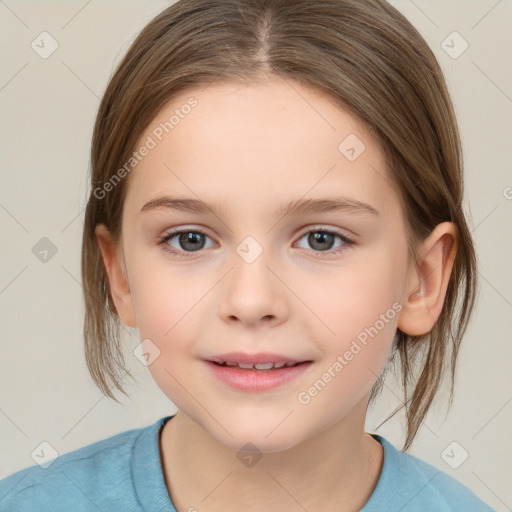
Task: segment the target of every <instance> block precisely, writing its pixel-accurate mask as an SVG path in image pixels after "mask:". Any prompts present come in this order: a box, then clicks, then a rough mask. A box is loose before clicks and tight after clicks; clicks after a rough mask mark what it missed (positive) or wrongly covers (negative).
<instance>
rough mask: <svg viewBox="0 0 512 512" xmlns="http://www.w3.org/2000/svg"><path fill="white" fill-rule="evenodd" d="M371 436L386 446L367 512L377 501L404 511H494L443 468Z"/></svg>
mask: <svg viewBox="0 0 512 512" xmlns="http://www.w3.org/2000/svg"><path fill="white" fill-rule="evenodd" d="M372 436H373V437H374V438H376V439H377V440H378V441H379V442H380V443H381V444H382V446H383V448H384V465H383V468H382V471H381V477H380V479H379V481H378V483H377V486H376V488H375V490H374V493H373V494H372V496H371V498H370V501H369V502H368V505H369V507H368V509H366V508H365V509H363V510H364V512H366V511H367V510H368V512H370V511H371V510H373V508H372V507H373V505H374V504H375V503H376V501H380V504H381V505H382V504H383V503H386V504H387V505H391V504H392V505H393V506H398V507H399V509H400V510H402V511H403V512H416V511H418V512H419V511H421V512H425V511H435V512H459V511H460V512H467V511H468V510H471V512H494V510H493V509H492V508H491V507H489V506H488V505H487V504H485V503H484V502H483V501H482V500H481V499H480V498H479V497H478V496H477V495H476V494H474V493H473V492H472V491H470V490H469V489H468V488H467V487H466V486H464V485H463V484H462V483H460V482H459V481H458V480H456V479H455V478H453V477H452V476H450V475H448V474H447V473H445V472H444V471H441V470H440V469H437V468H436V467H434V466H432V465H431V464H428V463H427V462H425V461H423V460H421V459H419V458H418V457H416V456H414V455H411V454H409V453H405V452H402V451H400V450H398V449H397V448H395V447H394V446H393V445H392V444H391V443H390V442H389V441H387V440H386V439H385V438H383V437H381V436H378V435H376V434H372ZM374 495H375V496H374ZM372 498H374V499H373V502H372ZM375 498H377V500H375ZM391 509H392V508H388V510H391ZM375 510H378V509H377V508H375Z"/></svg>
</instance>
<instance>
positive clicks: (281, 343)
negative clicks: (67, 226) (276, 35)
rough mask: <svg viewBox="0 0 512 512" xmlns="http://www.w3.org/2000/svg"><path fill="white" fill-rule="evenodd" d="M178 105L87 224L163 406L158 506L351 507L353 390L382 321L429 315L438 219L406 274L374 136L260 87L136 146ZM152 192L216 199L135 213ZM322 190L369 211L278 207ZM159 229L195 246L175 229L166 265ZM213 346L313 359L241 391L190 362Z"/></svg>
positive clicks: (445, 275)
mask: <svg viewBox="0 0 512 512" xmlns="http://www.w3.org/2000/svg"><path fill="white" fill-rule="evenodd" d="M191 96H194V98H196V99H197V101H198V105H197V106H196V107H195V108H194V109H193V110H192V111H191V113H190V114H188V116H184V119H181V120H180V123H179V125H177V126H176V127H175V128H174V130H173V131H172V132H170V133H169V134H167V135H166V136H165V137H164V138H163V140H162V141H161V142H159V143H158V145H157V146H156V147H155V148H154V149H152V150H151V151H150V152H149V154H148V155H147V156H146V157H144V159H143V160H142V161H141V162H140V163H139V164H138V165H137V167H136V168H135V170H134V171H132V173H131V175H130V176H129V181H128V191H127V195H126V200H125V204H124V209H123V227H122V233H121V238H120V241H119V243H118V244H115V243H114V242H113V240H112V237H111V236H110V234H109V232H108V230H107V229H106V228H105V226H101V225H99V226H97V229H96V233H97V237H98V241H99V243H100V247H101V250H102V255H103V259H104V262H105V266H106V269H107V273H108V277H109V283H110V287H111V291H112V296H113V299H114V302H115V305H116V308H117V311H118V314H119V316H120V318H121V320H122V322H123V323H124V324H125V325H127V326H130V327H136V328H137V329H138V330H139V334H140V339H141V340H143V339H147V338H149V339H150V340H151V341H152V343H154V344H155V345H156V346H157V347H158V349H159V350H160V355H159V356H158V357H157V358H156V359H155V360H154V362H152V363H151V364H150V366H149V370H150V372H151V374H152V376H153V377H154V379H155V381H156V382H157V384H158V385H159V386H160V388H161V389H162V391H163V392H164V393H165V394H166V395H167V396H168V397H169V399H170V400H172V402H173V403H174V404H175V405H176V406H177V407H178V409H179V413H178V415H177V416H176V417H175V418H174V419H173V420H172V421H169V422H167V424H166V425H165V427H164V428H163V430H162V434H161V439H160V447H161V456H162V464H163V470H164V476H165V481H166V484H167V487H168V489H169V493H170V496H171V498H172V500H173V502H174V504H175V506H176V507H177V510H178V511H180V512H182V511H188V510H194V509H193V508H191V507H196V508H197V510H201V511H220V510H249V511H260V510H266V511H274V510H276V511H277V510H279V511H282V510H290V511H292V510H297V511H299V510H302V508H301V507H304V508H305V509H306V510H322V511H327V512H329V511H334V510H336V511H338V512H339V511H353V510H358V509H359V508H361V507H362V506H363V505H364V504H365V503H366V501H367V500H368V498H369V497H370V495H371V493H372V491H373V489H374V488H375V485H376V484H377V481H378V478H379V475H380V471H381V466H382V460H383V454H382V449H381V445H380V444H379V443H378V442H377V441H376V440H375V439H373V438H372V437H371V436H370V435H369V434H368V433H366V432H365V431H364V421H365V416H366V409H367V404H368V399H369V395H370V390H371V388H372V386H373V384H374V383H375V381H376V379H377V377H378V375H379V374H380V372H381V371H382V369H383V367H384V365H385V363H386V359H387V357H388V353H389V350H390V347H391V344H392V340H393V336H394V333H395V331H396V328H397V327H398V328H400V329H401V330H402V331H404V332H406V333H409V334H423V333H426V332H429V331H430V330H431V328H432V326H433V325H434V323H435V321H436V320H437V318H438V316H439V314H440V312H441V308H442V305H443V301H444V297H445V294H446V288H447V285H448V280H449V275H450V272H451V270H452V266H453V258H454V257H455V253H456V250H457V232H456V228H455V226H454V225H453V224H452V223H449V222H444V223H442V224H439V225H438V226H437V227H436V229H435V230H434V231H433V232H432V233H431V234H430V236H429V237H428V238H427V239H426V240H425V241H424V242H423V244H422V246H421V247H420V254H421V257H422V260H421V265H420V266H419V267H418V268H415V267H414V266H412V265H411V264H410V261H409V258H408V250H407V243H406V231H405V217H404V214H403V212H402V210H401V206H400V202H399V197H398V196H397V193H396V189H395V188H394V187H393V186H392V185H391V183H392V182H391V178H390V176H389V173H387V171H386V165H385V161H384V157H383V154H382V152H381V150H380V146H379V144H378V141H377V140H375V139H374V138H373V137H372V136H371V134H370V133H369V132H367V131H366V130H365V128H364V126H362V125H361V124H360V123H359V122H358V121H357V119H356V118H354V117H353V116H351V115H349V114H348V113H347V112H345V111H344V110H341V109H340V108H339V107H336V106H335V105H334V104H333V103H332V102H331V101H330V100H329V99H328V98H327V97H326V96H324V95H322V94H321V93H319V92H316V91H315V90H312V89H309V88H306V87H304V86H302V85H298V84H293V86H292V83H290V82H288V81H283V80H280V79H277V78H272V79H267V80H265V81H263V82H261V83H255V84H253V85H240V84H234V83H224V84H221V83H217V84H212V85H210V86H208V87H207V88H206V89H205V90H204V91H203V90H201V89H193V90H188V91H186V92H183V93H182V94H181V95H180V96H178V97H176V98H174V99H173V100H172V102H171V103H170V104H168V105H167V106H165V107H164V108H163V109H162V111H161V112H160V113H159V114H158V115H157V117H156V118H155V120H154V121H153V122H152V123H151V125H150V126H149V127H148V129H147V131H146V133H144V134H143V136H142V137H141V139H140V141H141V144H142V143H143V141H144V140H146V137H147V136H148V135H151V133H152V130H153V129H154V128H155V127H156V126H158V124H159V123H160V122H163V121H165V120H168V119H169V117H170V116H171V115H172V113H173V112H174V110H175V109H176V108H180V106H181V105H183V104H185V103H186V101H187V99H188V98H190V97H191ZM349 134H355V135H356V136H357V137H358V138H359V139H360V140H361V141H362V142H363V143H364V144H365V146H366V149H365V150H364V151H363V152H362V153H361V154H360V156H359V157H358V158H357V159H356V160H354V161H349V160H348V159H347V158H346V157H345V155H344V154H342V153H341V152H340V151H339V150H338V146H339V144H340V143H341V142H342V141H343V140H344V139H345V137H347V136H348V135H349ZM166 194H168V195H180V196H184V197H188V198H194V199H198V198H199V199H201V200H202V201H204V202H206V203H207V204H209V205H210V204H213V203H215V202H218V203H220V204H221V206H222V209H223V211H222V212H216V213H215V214H214V213H213V212H208V213H206V214H196V213H191V212H183V211H177V210H172V209H169V208H165V207H159V208H155V209H151V210H148V211H145V212H141V209H142V207H143V206H144V205H145V204H146V203H148V202H149V201H151V200H152V199H155V198H156V197H160V196H163V195H166ZM333 195H343V196H345V197H348V198H352V199H357V200H359V201H364V202H366V203H369V204H370V205H371V206H373V207H374V208H375V209H376V210H377V211H378V212H379V215H372V214H370V213H367V212H349V211H331V212H323V213H315V214H312V213H300V214H296V215H287V216H284V217H283V216H282V215H281V214H280V213H279V208H280V207H281V206H282V205H285V204H286V203H287V202H288V201H291V200H294V199H299V198H302V197H306V198H311V199H313V198H325V197H332V196H333ZM321 227H323V228H327V229H331V230H332V229H335V230H337V231H339V232H341V233H342V234H343V235H344V236H347V237H349V238H351V239H352V240H354V241H355V243H354V245H349V246H344V247H343V250H342V251H341V252H339V253H338V254H332V252H333V251H335V250H337V249H338V248H339V247H340V246H342V245H343V242H342V240H341V239H338V238H335V239H334V240H333V241H332V242H331V245H327V246H324V247H326V249H327V250H326V251H322V250H321V249H318V246H314V245H312V243H311V240H310V239H309V241H308V236H307V230H308V229H311V231H313V232H318V231H320V232H322V230H321V229H319V228H321ZM171 228H173V229H175V228H183V229H187V230H188V231H194V228H202V229H203V230H204V231H205V232H206V234H207V237H203V238H200V241H204V244H205V245H204V248H202V249H200V250H199V251H194V250H193V249H190V246H188V245H185V247H184V246H183V244H182V245H180V243H179V237H177V236H176V237H174V239H172V240H171V241H169V242H168V243H167V245H168V246H169V245H171V246H172V247H173V248H174V249H175V250H177V251H180V252H181V253H182V254H184V257H178V256H173V255H171V254H169V253H168V252H166V251H165V250H164V249H163V248H164V247H165V245H162V244H159V242H160V241H161V239H162V238H163V237H164V236H165V235H166V234H168V233H169V231H170V230H171ZM315 230H316V231H315ZM247 236H251V237H253V238H254V239H255V240H256V241H257V242H258V244H259V245H260V246H261V248H262V249H263V252H262V254H261V255H260V256H259V257H258V258H257V259H256V260H255V261H253V262H252V263H247V262H246V261H245V260H244V259H242V258H241V257H240V256H239V254H238V253H237V251H236V249H237V247H238V246H239V244H240V243H241V242H242V241H243V240H244V239H245V238H246V237H247ZM187 251H188V252H187ZM329 252H330V253H331V254H329ZM396 302H398V303H399V304H400V305H401V310H400V311H399V313H397V314H396V315H395V316H394V318H393V319H390V320H389V321H388V322H387V323H385V325H384V327H383V328H382V329H380V330H379V332H378V334H377V335H376V336H374V337H373V338H370V339H369V342H368V344H367V345H366V346H365V347H364V348H363V349H362V350H361V351H360V352H359V353H358V354H357V355H356V356H354V358H353V359H352V360H351V361H349V362H348V364H347V365H346V366H344V368H343V370H342V371H340V372H339V373H337V374H336V376H335V377H334V378H332V379H331V381H330V382H329V383H328V384H327V385H326V386H325V388H324V389H322V390H321V392H319V393H318V394H317V395H316V396H314V397H313V398H312V399H311V400H310V402H309V403H308V404H301V403H300V402H299V401H298V399H297V396H298V394H299V393H300V392H301V391H304V390H307V389H308V388H309V387H310V386H311V385H312V384H313V383H314V382H315V381H316V380H317V379H319V378H321V376H322V374H323V373H324V372H325V371H326V370H327V369H328V368H329V367H332V365H333V363H334V362H335V361H336V360H337V357H338V355H340V354H344V353H345V351H347V350H348V349H349V348H350V345H351V343H352V341H353V340H354V339H356V337H357V335H358V334H359V333H361V332H362V331H363V330H364V329H365V327H369V326H373V325H375V323H376V321H377V320H378V319H379V318H380V316H379V315H381V314H385V313H386V311H387V310H389V308H391V307H392V304H393V303H396ZM231 351H244V352H247V353H255V352H276V353H279V354H285V355H287V356H291V357H293V358H296V359H301V360H303V359H308V360H312V361H313V364H312V365H310V366H309V368H308V369H307V371H306V372H305V373H303V374H302V375H300V376H299V377H298V378H296V379H295V380H293V381H291V382H289V383H287V384H286V385H284V386H281V387H280V388H278V389H274V390H272V391H267V392H262V393H248V392H243V391H237V390H233V389H231V388H229V387H227V386H226V385H225V384H223V383H222V382H219V381H218V380H216V378H215V377H214V376H213V375H212V373H211V372H210V371H209V368H208V367H207V366H206V363H204V362H203V361H202V360H201V359H202V358H207V357H208V356H210V357H211V356H214V355H218V354H222V353H226V352H231ZM247 442H251V443H253V444H254V445H256V446H257V447H258V449H259V450H260V451H261V452H262V458H261V459H260V460H259V461H258V462H257V463H256V464H255V465H253V466H252V467H247V466H245V465H244V464H242V462H241V461H240V460H239V458H237V453H238V450H240V448H241V447H242V446H244V445H245V444H246V443H247ZM333 447H336V449H333ZM306 481H307V485H304V482H306Z"/></svg>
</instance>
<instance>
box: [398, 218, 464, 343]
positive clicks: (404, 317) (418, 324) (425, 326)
mask: <svg viewBox="0 0 512 512" xmlns="http://www.w3.org/2000/svg"><path fill="white" fill-rule="evenodd" d="M457 249H458V235H457V228H456V226H455V224H453V223H452V222H442V223H441V224H438V225H437V226H436V228H435V229H434V230H433V231H432V233H431V234H430V235H429V236H428V237H427V238H426V239H425V240H424V242H423V246H422V248H421V250H420V255H421V262H420V264H419V267H418V268H413V269H411V274H410V275H409V280H408V283H409V285H410V283H412V286H410V287H409V288H408V290H407V293H406V296H405V297H404V300H403V303H402V306H403V308H402V311H401V314H400V317H399V319H398V325H397V326H398V328H399V329H400V330H401V331H402V332H404V333H406V334H410V335H414V336H420V335H423V334H427V333H429V332H430V331H431V330H432V327H433V326H434V324H435V323H436V321H437V319H438V318H439V315H440V314H441V311H442V308H443V304H444V299H445V296H446V291H447V289H448V283H449V281H450V275H451V273H452V269H453V263H454V261H455V256H456V254H457Z"/></svg>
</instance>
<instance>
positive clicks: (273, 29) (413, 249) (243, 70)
mask: <svg viewBox="0 0 512 512" xmlns="http://www.w3.org/2000/svg"><path fill="white" fill-rule="evenodd" d="M265 74H267V75H273V76H277V77H281V78H284V79H287V80H294V81H296V82H297V83H299V84H302V85H305V86H310V87H313V88H315V89H316V90H319V91H321V92H323V93H325V94H326V95H328V96H329V97H330V98H332V100H334V101H335V102H337V103H338V104H339V105H340V106H341V107H342V108H344V109H345V110H347V111H348V112H349V113H351V114H353V115H354V116H356V117H357V118H358V119H359V120H360V121H362V122H363V123H364V125H365V126H366V127H367V128H368V129H369V130H370V131H371V133H373V134H375V135H376V137H377V140H379V141H380V144H381V147H382V149H383V150H384V154H385V155H386V160H387V164H388V167H389V173H390V175H391V176H392V179H393V182H394V184H395V186H396V187H397V189H398V191H399V195H400V198H401V201H402V207H403V209H404V212H405V215H406V222H407V237H408V242H409V251H410V256H411V257H412V260H413V261H414V262H415V264H416V265H417V264H418V254H417V245H418V243H419V242H420V241H422V240H423V239H424V238H425V237H426V236H427V235H428V234H430V233H431V232H432V230H433V228H434V227H435V226H436V225H437V224H439V223H441V222H443V221H451V222H453V223H454V224H455V225H456V227H457V230H458V236H459V248H458V251H457V255H456V258H455V262H454V266H453V270H452V273H451V276H450V281H449V285H448V289H447V292H446V297H445V303H444V306H443V310H442V312H441V314H440V316H439V318H438V320H437V322H436V324H435V325H434V327H433V328H432V330H431V331H430V333H428V334H426V335H422V336H411V335H407V334H405V333H403V332H401V331H400V330H399V329H397V332H396V335H395V339H394V343H393V349H392V352H391V356H392V357H390V361H392V362H393V363H395V362H396V360H397V357H396V355H397V354H398V355H399V360H400V369H401V375H402V383H403V389H404V400H403V403H402V404H401V406H400V407H399V408H397V409H396V410H395V411H394V412H393V414H392V415H394V414H395V413H396V412H397V411H398V410H400V409H402V408H403V407H405V411H406V417H407V437H406V440H405V443H404V448H403V449H404V450H406V449H408V448H409V447H410V445H411V444H412V441H413V439H414V437H415V435H416V433H417V431H418V428H419V426H420V424H421V422H422V421H423V419H424V418H425V415H426V414H427V411H428V410H429V407H430V405H431V403H432V401H433V399H434V396H435V395H436V393H437V391H438V388H439V385H440V382H441V378H442V377H443V373H444V371H445V367H446V365H447V364H448V363H447V359H448V355H449V353H451V364H450V365H449V367H448V369H449V372H450V373H449V375H450V377H451V382H450V399H449V402H450V405H451V403H452V399H453V387H454V378H455V363H456V359H457V354H458V349H459V345H460V342H461V339H462V336H463V334H464V332H465V330H466V327H467V324H468V321H469V318H470V315H471V312H472V310H473V307H474V303H475V297H476V289H477V280H476V257H475V252H474V247H473V241H472V239H471V234H470V231H469V229H468V225H467V223H466V219H465V216H464V213H463V210H462V200H463V176H462V167H463V163H462V152H461V145H460V140H459V134H458V127H457V121H456V118H455V114H454V110H453V106H452V103H451V99H450V96H449V92H448V89H447V86H446V83H445V80H444V77H443V74H442V71H441V69H440V66H439V64H438V62H437V60H436V58H435V56H434V54H433V53H432V51H431V50H430V48H429V47H428V45H427V43H426V42H425V41H424V39H423V38H422V37H421V35H420V34H419V32H418V31H417V30H416V29H415V28H414V27H413V26H412V25H411V24H410V23H409V22H408V21H407V20H406V19H405V17H404V16H403V15H402V14H401V13H400V12H399V11H397V10H396V9H395V8H394V7H392V6H391V5H389V4H388V3H387V2H385V1H384V0H364V1H362V0H321V1H317V0H216V1H215V2H212V1H211V0H179V1H178V2H176V3H174V4H173V5H171V6H170V7H169V8H167V9H165V10H164V11H163V12H162V13H160V14H159V15H158V16H156V17H155V18H154V19H153V20H152V21H151V22H150V23H149V24H148V25H147V26H146V27H145V28H144V29H143V30H142V32H141V33H140V34H139V36H138V37H137V39H136V40H135V41H134V42H133V44H132V45H131V47H130V48H129V50H128V52H127V54H126V55H125V57H124V58H123V60H122V62H121V63H120V64H119V66H118V68H117V70H116V71H115V73H114V75H113V76H112V77H111V80H110V82H109V84H108V86H107V89H106V91H105V94H104V96H103V99H102V101H101V105H100V107H99V111H98V115H97V118H96V124H95V127H94V134H93V140H92V150H91V167H92V176H91V185H92V189H91V193H90V197H89V200H88V203H87V208H86V214H85V226H84V233H83V247H82V280H83V288H84V298H85V305H86V311H85V324H84V336H85V354H86V360H87V365H88V368H89V370H90V373H91V375H92V378H93V379H94V381H95V382H96V383H97V385H98V386H99V387H100V389H101V390H102V391H103V392H104V393H105V394H107V395H108V396H109V397H111V398H113V399H114V400H115V399H116V398H115V396H114V395H113V393H112V391H111V386H112V385H113V386H115V387H116V388H117V389H118V390H120V391H121V392H123V393H125V391H124V390H123V388H122V386H121V384H120V381H121V380H122V378H123V377H124V375H125V374H129V372H128V370H127V369H126V368H125V364H124V359H123V353H122V345H121V334H122V333H121V328H122V327H123V326H122V324H121V323H120V321H119V318H118V316H117V314H116V310H115V307H114V303H113V301H112V297H111V296H110V291H109V284H108V280H107V275H106V271H105V268H104V264H103V261H102V258H101V253H100V250H99V246H98V243H97V240H96V237H95V232H94V229H95V227H96V225H98V224H104V225H105V226H106V227H107V228H108V229H109V231H110V232H111V234H112V235H113V237H114V239H115V240H118V237H119V234H120V230H121V219H122V211H123V202H124V197H125V193H126V186H127V185H126V183H127V180H126V179H124V180H120V181H119V183H117V184H116V186H114V187H111V190H109V192H108V193H106V194H103V195H104V197H103V195H100V194H98V193H95V190H98V188H97V187H102V186H103V185H104V184H105V183H107V182H108V181H109V180H111V179H112V177H113V176H114V174H115V173H116V172H117V171H118V170H119V169H120V168H121V167H122V166H123V164H124V163H125V162H126V161H127V160H128V159H129V158H130V155H131V153H132V152H133V150H134V147H135V144H136V143H137V141H138V139H139V138H140V136H141V135H142V133H143V132H144V130H145V129H146V128H147V126H148V125H149V124H150V122H151V121H152V120H153V119H154V118H155V115H156V114H157V113H158V112H159V110H160V109H161V108H162V107H163V106H164V105H165V104H166V103H167V102H169V101H170V100H172V98H174V97H175V96H176V95H177V94H178V93H180V92H182V91H184V90H186V89H188V88H191V87H197V86H203V85H204V86H206V85H208V84H210V83H212V82H221V81H223V82H226V81H230V82H233V81H238V82H241V83H251V82H254V81H257V80H259V79H261V78H262V76H263V75H265ZM388 369H389V365H386V367H385V370H384V371H383V372H382V374H381V376H380V377H379V379H378V380H377V382H376V383H375V385H374V387H373V388H372V393H371V396H370V403H371V402H372V401H373V400H374V399H375V397H376V396H377V395H378V394H379V392H380V390H381V388H382V384H383V378H384V375H385V373H386V372H387V370H388ZM416 373H419V375H415V374H416ZM412 383H414V389H413V392H412V395H410V396H409V391H408V390H409V386H410V385H411V384H412ZM125 394H126V393H125ZM392 415H391V416H392ZM391 416H389V417H388V418H387V419H386V420H385V421H387V420H388V419H389V418H390V417H391Z"/></svg>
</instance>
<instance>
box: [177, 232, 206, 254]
mask: <svg viewBox="0 0 512 512" xmlns="http://www.w3.org/2000/svg"><path fill="white" fill-rule="evenodd" d="M202 236H203V235H202V234H201V233H194V232H188V233H182V234H181V235H180V246H181V247H182V248H183V249H185V250H186V249H191V250H197V249H202V248H203V246H204V239H202ZM187 244H191V245H190V246H189V247H187Z"/></svg>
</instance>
